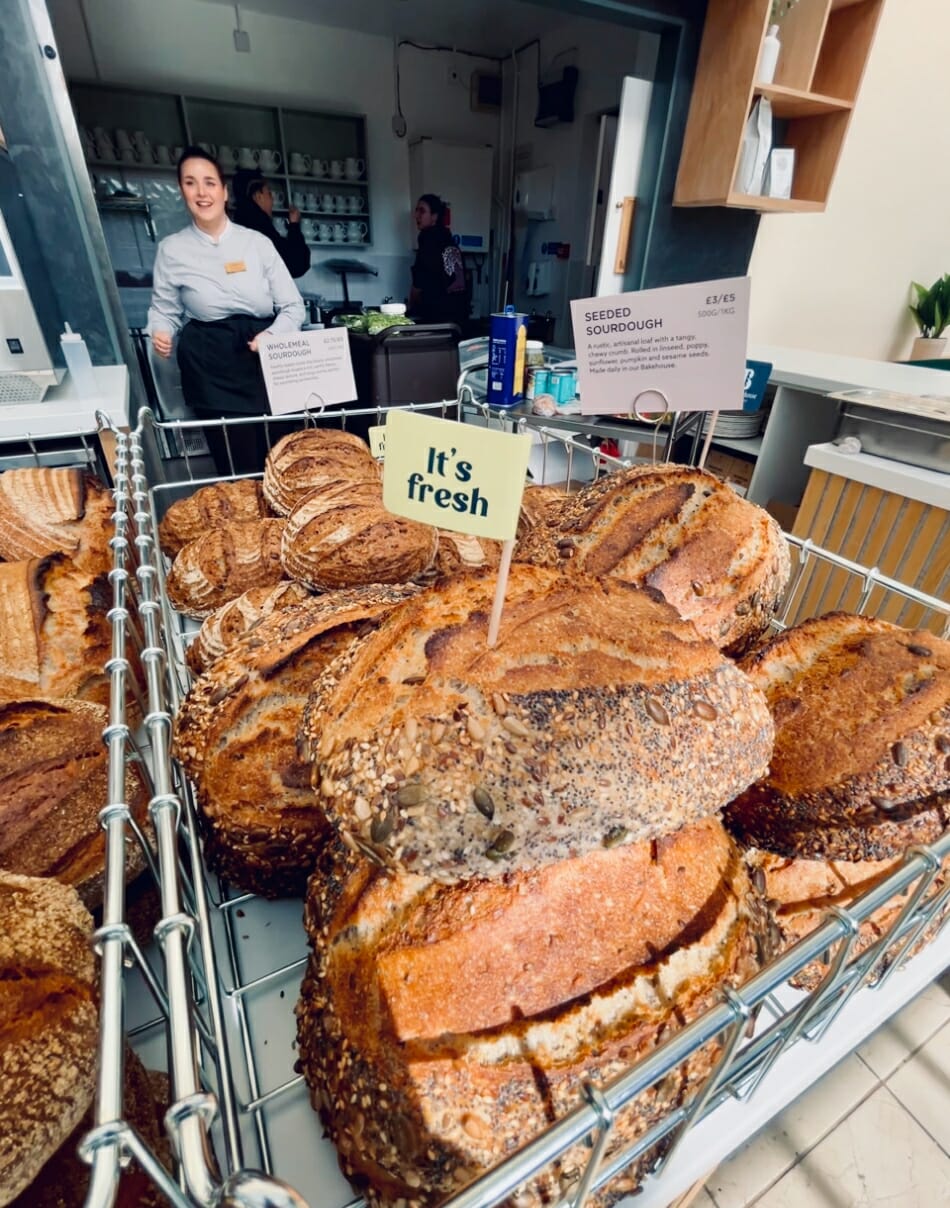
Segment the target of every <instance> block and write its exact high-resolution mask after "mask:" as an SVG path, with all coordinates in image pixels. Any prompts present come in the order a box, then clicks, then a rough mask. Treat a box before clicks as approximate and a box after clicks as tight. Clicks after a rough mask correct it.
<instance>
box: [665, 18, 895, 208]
mask: <svg viewBox="0 0 950 1208" xmlns="http://www.w3.org/2000/svg"><path fill="white" fill-rule="evenodd" d="M883 6H884V0H798V3H797V4H796V5H795V6H794V8H792V9H791V10H790V11H789V12H788V13H787V14H786V16H785V18H784V20H783V21H782V22H781V24H780V29H779V38H780V40H781V43H782V50H781V54H780V56H779V62H778V68H777V70H776V74H775V81H774V83H772V84H767V85H766V84H757V83H756V81H755V77H756V72H757V70H758V63H759V55H760V53H761V49H762V40H763V38H764V37H765V33H766V30H767V28H768V25H769V22H770V14H771V8H772V5H771V0H710V3H709V8H708V10H707V15H706V25H705V27H704V29H703V42H702V47H701V49H700V55H699V64H698V67H697V70H696V80H695V83H694V87H693V95H692V100H691V103H690V111H689V121H688V124H687V127H686V137H685V140H684V143H683V153H682V156H681V159H680V166H679V174H678V176H677V179H676V191H675V194H674V199H673V200H674V203H675V204H676V205H680V206H704V205H717V206H736V207H741V208H744V209H755V210H759V211H761V212H762V213H816V212H820V211H821V210H823V209H824V208H825V206H826V204H827V201H828V194H829V192H830V190H831V184H832V181H833V180H834V174H835V170H836V168H837V166H838V160H839V158H840V155H841V149H842V147H843V146H844V140H845V136H846V134H847V130H848V126H849V124H850V121H851V113H852V111H853V109H854V104H855V101H856V99H857V95H858V90H859V88H860V84H861V79H862V76H863V74H864V68H865V66H866V64H867V60H868V55H869V54H870V51H871V46H872V44H873V41H874V35H875V33H876V31H877V26H878V22H879V20H880V15H881V10H882V9H883ZM759 97H767V98H768V99H769V101H770V103H771V106H772V117H773V122H774V123H775V124H776V125H775V127H774V129H773V136H774V142H773V146H781V147H793V148H794V149H795V177H794V181H793V184H792V197H791V199H790V200H788V201H784V200H779V199H776V198H770V197H756V196H749V195H747V194H743V193H739V192H737V191H736V189H735V179H736V173H737V170H738V167H739V159H740V153H741V149H742V140H743V134H744V129H745V124H746V121H747V119H748V117H749V113H750V111H751V108H752V105H753V103H754V102H755V100H756V99H757V98H759Z"/></svg>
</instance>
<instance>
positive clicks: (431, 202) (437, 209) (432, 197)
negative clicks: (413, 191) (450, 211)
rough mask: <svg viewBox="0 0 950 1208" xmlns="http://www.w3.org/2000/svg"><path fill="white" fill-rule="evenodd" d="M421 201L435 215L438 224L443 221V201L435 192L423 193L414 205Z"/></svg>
mask: <svg viewBox="0 0 950 1208" xmlns="http://www.w3.org/2000/svg"><path fill="white" fill-rule="evenodd" d="M423 201H424V202H425V204H426V205H427V206H428V207H429V209H430V211H431V212H432V213H433V214H434V215H435V216H436V218H437V219H438V221H439V224H440V225H441V224H442V223H443V222H444V221H445V209H446V207H445V202H444V201H443V200H442V198H441V197H440V196H439V195H438V194H437V193H423V194H422V196H421V197H420V198H419V201H417V202H416V205H418V204H419V202H423Z"/></svg>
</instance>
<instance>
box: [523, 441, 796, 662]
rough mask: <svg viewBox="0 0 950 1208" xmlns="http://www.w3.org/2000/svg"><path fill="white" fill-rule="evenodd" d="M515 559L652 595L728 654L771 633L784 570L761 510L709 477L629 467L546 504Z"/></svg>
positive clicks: (773, 529) (682, 469)
mask: <svg viewBox="0 0 950 1208" xmlns="http://www.w3.org/2000/svg"><path fill="white" fill-rule="evenodd" d="M515 556H516V558H517V559H518V560H520V561H524V562H533V563H535V564H537V565H541V566H557V567H560V569H561V570H563V571H565V572H566V573H568V574H575V573H579V574H588V575H610V576H614V577H616V578H619V579H623V580H625V581H627V582H629V583H635V584H638V585H640V586H646V587H653V588H656V589H657V590H658V591H660V592H662V593H663V596H664V597H665V598H666V600H667V601H668V602H669V603H670V604H672V605H673V607H674V608H675V609H676V610H677V612H678V613H679V614H680V616H681V617H683V618H684V620H688V621H692V622H693V623H694V624H695V626H696V628H697V629H698V630H699V632H700V634H702V636H703V637H707V638H709V639H710V640H711V641H713V642H715V643H716V645H717V646H719V647H721V648H722V649H723V650H726V651H727V652H729V653H731V654H735V653H741V652H742V651H743V650H746V649H748V648H749V647H750V646H751V645H752V644H753V643H754V642H755V641H756V639H757V638H758V637H759V636H760V635H761V634H762V633H763V632H764V631H765V629H766V628H767V627H768V624H769V621H770V620H771V618H772V615H773V612H774V611H775V609H776V608H777V606H778V603H779V600H780V597H781V595H782V591H783V590H784V588H785V585H786V583H787V581H788V577H789V571H790V560H789V554H788V546H787V543H786V541H785V538H784V536H783V535H782V532H781V530H780V529H779V527H778V525H777V524H776V523H775V521H774V520H773V519H772V517H771V516H770V515H769V514H768V513H767V512H766V511H764V510H763V509H762V508H760V507H757V506H756V505H755V504H753V503H749V502H748V501H747V500H745V499H742V498H740V496H738V495H737V494H736V493H735V491H734V490H733V489H732V488H731V487H730V486H727V485H726V484H725V483H723V482H721V481H720V480H719V479H718V478H716V477H715V476H714V475H712V474H708V473H706V472H705V471H704V470H698V469H694V468H692V467H690V466H678V465H658V466H634V467H633V468H632V469H629V470H623V471H620V472H618V473H616V474H608V475H607V476H606V477H604V478H601V479H599V480H598V481H596V482H593V483H591V484H589V485H588V486H585V487H582V488H581V489H580V490H579V491H577V492H576V493H575V494H573V495H568V496H565V498H564V500H563V502H561V503H557V502H554V503H551V504H549V505H548V507H547V509H546V510H545V512H544V514H543V515H542V517H541V520H540V521H539V523H537V524H535V525H534V526H533V527H531V528H530V529H529V530H528V532H527V533H526V534H525V536H524V537H523V539H522V540H521V541H520V543H519V546H518V548H517V550H516V554H515Z"/></svg>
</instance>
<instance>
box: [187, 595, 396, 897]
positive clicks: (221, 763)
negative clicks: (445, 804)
mask: <svg viewBox="0 0 950 1208" xmlns="http://www.w3.org/2000/svg"><path fill="white" fill-rule="evenodd" d="M413 590H414V589H412V588H408V587H382V586H375V587H369V588H360V589H356V590H353V591H346V592H334V593H331V594H329V595H326V596H319V597H311V599H309V600H308V601H307V602H305V603H302V604H297V605H294V606H292V607H289V608H286V609H283V610H281V611H278V612H275V613H272V614H271V615H270V616H269V617H266V618H265V619H263V620H262V621H261V622H260V624H258V625H257V626H256V627H255V628H254V629H253V630H251V631H250V632H249V633H248V634H247V635H245V637H243V638H241V639H240V640H239V641H238V642H236V643H235V644H234V645H233V646H232V647H231V649H230V650H229V651H228V652H227V653H226V654H225V655H223V656H222V657H221V658H220V659H218V661H217V662H216V663H215V664H214V665H213V666H212V667H211V668H210V670H209V671H208V673H207V674H206V675H204V676H202V677H201V678H200V679H198V680H197V681H196V682H195V684H194V685H193V686H192V688H191V691H190V692H189V693H188V695H187V697H186V698H185V700H184V702H183V704H182V707H181V710H180V711H179V714H178V717H177V719H176V723H175V753H176V754H177V756H178V758H179V759H180V761H181V763H182V765H183V766H184V768H185V770H186V771H187V772H188V774H189V776H191V778H192V779H193V780H194V782H195V785H196V788H197V796H198V805H199V810H200V813H201V816H202V819H203V822H204V827H205V835H206V842H205V851H206V854H207V857H208V861H209V864H210V865H211V866H212V867H213V868H214V869H215V870H216V871H218V872H220V873H222V874H223V875H224V876H225V877H227V879H228V880H229V881H231V882H232V883H233V884H235V885H238V886H240V887H241V888H243V889H247V890H253V891H254V892H256V893H262V894H265V895H267V896H269V897H273V896H275V895H277V894H285V893H299V892H301V891H302V889H303V887H304V884H305V881H306V876H307V873H309V871H310V869H311V868H312V867H313V862H314V859H315V858H316V854H317V852H318V851H319V850H320V848H321V846H322V845H323V843H324V841H325V838H326V833H327V829H328V827H327V822H326V818H325V816H324V813H323V810H322V809H321V808H320V804H319V802H318V800H317V798H316V796H315V795H314V793H313V791H312V789H311V788H310V767H309V764H308V763H306V762H302V761H301V758H300V755H299V753H298V748H297V741H296V739H297V729H298V726H299V723H300V719H301V715H302V714H303V709H304V706H305V704H306V703H307V698H308V696H309V693H310V691H311V689H312V687H313V683H314V680H315V679H316V678H317V677H318V676H319V675H320V673H321V672H322V671H323V670H324V668H325V667H326V666H327V664H328V663H329V662H330V661H331V660H332V659H333V658H334V657H336V656H337V655H338V654H340V653H342V652H343V651H344V650H346V649H347V648H348V647H349V646H350V645H351V644H352V643H353V641H354V640H355V639H356V638H357V636H359V635H360V634H361V633H364V632H366V631H368V630H370V629H372V628H374V627H375V626H376V625H377V624H378V623H379V621H380V619H381V618H382V617H384V616H385V615H386V614H387V613H388V612H389V611H390V609H392V607H393V606H394V604H396V603H398V602H400V601H402V600H404V599H406V598H407V597H408V596H409V595H410V594H411V592H412V591H413Z"/></svg>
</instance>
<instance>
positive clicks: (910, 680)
mask: <svg viewBox="0 0 950 1208" xmlns="http://www.w3.org/2000/svg"><path fill="white" fill-rule="evenodd" d="M742 668H743V670H744V671H745V672H746V674H747V675H748V676H749V678H750V679H751V680H752V681H753V682H754V683H755V684H756V685H757V686H758V687H759V688H760V689H761V690H762V692H764V694H765V696H766V699H767V700H768V703H769V708H770V710H771V712H772V716H773V718H774V721H775V750H774V752H773V754H772V761H771V765H770V768H769V772H768V774H767V775H766V776H764V777H763V778H762V779H761V780H759V781H757V782H756V783H755V784H753V785H752V786H751V787H749V788H748V789H747V790H746V791H745V792H743V793H741V794H740V795H739V796H738V797H737V799H736V800H735V801H734V802H733V803H732V804H731V805H730V806H729V808H728V810H727V811H726V819H727V823H728V825H729V826H730V828H731V829H732V830H733V831H734V832H735V834H737V835H738V836H739V837H740V838H741V840H742V841H743V842H744V843H746V844H748V845H749V846H755V847H762V848H766V849H768V850H770V851H775V852H778V853H781V854H783V855H787V856H812V857H815V858H819V859H821V858H824V859H843V860H880V859H887V858H888V857H890V856H897V855H900V854H901V852H903V851H904V849H905V848H906V847H907V846H908V845H909V844H913V843H928V842H932V841H933V840H934V839H936V838H937V837H938V835H939V834H940V833H941V832H942V831H943V829H944V827H945V826H946V823H947V818H948V813H950V642H947V641H944V640H942V639H940V638H938V637H936V636H935V635H934V634H931V633H929V632H927V631H925V630H907V629H900V628H898V627H897V626H896V625H890V624H888V622H886V621H879V620H876V619H874V618H871V617H863V616H854V615H851V614H848V613H829V614H827V615H826V616H823V617H817V618H815V619H813V620H809V621H805V622H804V623H803V624H801V625H797V626H795V627H794V628H793V629H788V630H786V631H785V632H784V633H782V634H780V635H778V636H777V637H776V638H774V639H773V640H772V641H771V642H769V643H768V644H767V645H766V646H765V647H763V648H762V649H761V650H760V651H758V652H757V653H755V654H753V655H750V656H749V657H748V658H747V659H746V660H745V661H744V662H743V663H742Z"/></svg>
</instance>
